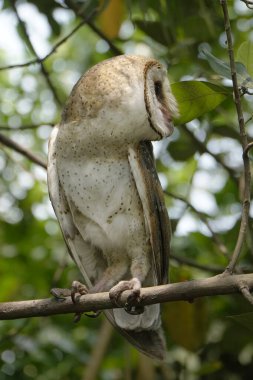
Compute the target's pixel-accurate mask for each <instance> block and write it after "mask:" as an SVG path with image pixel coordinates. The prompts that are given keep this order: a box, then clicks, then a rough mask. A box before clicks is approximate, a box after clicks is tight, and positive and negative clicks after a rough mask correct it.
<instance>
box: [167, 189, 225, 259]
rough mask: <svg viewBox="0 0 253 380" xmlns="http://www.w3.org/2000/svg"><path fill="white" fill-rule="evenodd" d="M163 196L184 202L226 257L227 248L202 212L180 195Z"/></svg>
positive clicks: (170, 193)
mask: <svg viewBox="0 0 253 380" xmlns="http://www.w3.org/2000/svg"><path fill="white" fill-rule="evenodd" d="M164 194H166V195H168V196H170V197H172V198H175V199H178V200H180V201H182V202H184V203H185V204H186V205H187V206H188V207H189V208H190V209H191V210H192V211H193V212H194V213H195V214H197V215H198V216H199V218H200V219H201V221H202V222H203V223H204V224H205V225H206V227H207V228H208V230H209V231H210V233H211V235H212V238H213V241H214V243H215V244H216V245H217V247H218V248H219V249H220V251H221V252H222V253H223V255H224V256H226V257H227V256H228V250H227V247H226V246H225V245H224V244H223V243H222V241H221V239H220V237H219V236H218V235H217V234H216V232H214V231H213V229H212V227H211V225H210V223H209V222H208V220H207V219H206V217H205V216H204V215H203V213H202V212H200V211H198V210H197V209H196V208H195V207H194V206H193V205H192V204H191V203H190V202H189V201H188V200H187V199H185V198H184V197H182V196H180V195H177V194H174V193H172V192H170V191H164Z"/></svg>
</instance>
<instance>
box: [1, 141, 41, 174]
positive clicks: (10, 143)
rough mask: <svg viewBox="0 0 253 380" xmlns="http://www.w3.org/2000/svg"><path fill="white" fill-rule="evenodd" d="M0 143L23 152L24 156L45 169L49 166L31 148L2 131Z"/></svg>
mask: <svg viewBox="0 0 253 380" xmlns="http://www.w3.org/2000/svg"><path fill="white" fill-rule="evenodd" d="M0 143H2V144H3V145H5V146H8V148H11V149H13V150H15V151H16V152H18V153H20V154H22V155H23V156H25V157H26V158H28V159H29V160H30V161H32V162H34V163H35V164H37V165H39V166H41V167H42V168H44V169H46V168H47V164H46V162H45V161H43V160H42V159H40V158H39V157H37V156H35V154H33V153H31V152H30V151H29V150H27V149H25V148H24V147H23V146H21V145H19V144H17V143H16V142H15V141H13V140H11V139H10V138H9V137H7V136H4V135H3V134H2V133H0Z"/></svg>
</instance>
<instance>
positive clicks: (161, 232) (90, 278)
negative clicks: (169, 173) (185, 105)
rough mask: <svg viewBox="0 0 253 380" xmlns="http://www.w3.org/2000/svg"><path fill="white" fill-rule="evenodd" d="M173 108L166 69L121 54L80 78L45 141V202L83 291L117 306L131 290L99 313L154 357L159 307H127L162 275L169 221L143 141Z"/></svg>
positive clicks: (159, 352) (156, 136) (163, 129)
mask: <svg viewBox="0 0 253 380" xmlns="http://www.w3.org/2000/svg"><path fill="white" fill-rule="evenodd" d="M176 112H177V105H176V101H175V98H174V97H173V95H172V93H171V89H170V84H169V81H168V79H167V72H166V69H165V68H164V67H163V66H162V65H161V64H160V63H159V62H158V61H156V60H154V59H150V58H144V57H141V56H131V55H121V56H117V57H115V58H112V59H108V60H105V61H103V62H101V63H99V64H97V65H95V66H94V67H92V68H91V69H90V70H88V71H87V73H86V74H84V75H83V76H82V77H81V79H80V80H79V81H78V82H77V84H76V85H75V86H74V88H73V90H72V92H71V95H70V97H69V99H68V101H67V103H66V105H65V108H64V110H63V113H62V120H61V123H60V124H59V125H58V126H56V127H55V128H54V130H53V132H52V135H51V138H50V142H49V158H48V186H49V194H50V199H51V202H52V205H53V207H54V210H55V213H56V216H57V218H58V221H59V224H60V227H61V230H62V233H63V236H64V239H65V242H66V244H67V247H68V250H69V252H70V254H71V256H72V258H73V259H74V261H75V262H76V264H77V266H78V268H79V270H80V272H81V274H82V277H83V279H84V282H85V284H86V286H87V288H88V291H89V292H93V293H94V292H101V291H109V294H110V297H111V298H112V299H113V300H114V301H115V303H117V300H118V298H119V297H120V294H121V293H122V292H123V291H124V290H126V289H127V290H130V291H131V294H130V296H129V302H128V304H127V305H126V307H125V309H123V308H115V309H113V310H108V311H106V312H105V314H106V316H107V318H108V319H109V320H110V322H111V323H112V324H113V325H114V326H115V327H116V328H117V329H118V330H119V331H120V332H121V333H122V334H123V335H124V336H125V337H126V338H127V339H128V340H129V341H130V342H131V343H132V344H133V345H134V346H135V347H136V348H137V349H139V350H140V351H141V352H143V353H144V354H146V355H148V356H151V357H153V358H158V359H163V358H164V355H165V352H166V350H165V343H164V338H163V333H162V328H161V318H160V305H150V306H146V307H145V308H144V310H142V313H140V314H138V312H140V310H138V308H136V309H135V308H134V307H131V304H134V303H135V304H136V302H137V301H138V299H139V297H140V289H141V286H153V285H159V284H164V283H166V282H167V274H168V255H169V249H170V225H169V219H168V215H167V210H166V207H165V203H164V198H163V192H162V188H161V185H160V183H159V180H158V176H157V173H156V169H155V163H154V158H153V153H152V145H151V141H154V140H160V139H162V138H164V137H167V136H169V135H170V134H171V133H172V131H173V124H172V117H173V115H175V114H176ZM74 283H75V287H76V288H77V291H78V289H79V285H80V284H79V283H78V282H74ZM76 284H78V285H76Z"/></svg>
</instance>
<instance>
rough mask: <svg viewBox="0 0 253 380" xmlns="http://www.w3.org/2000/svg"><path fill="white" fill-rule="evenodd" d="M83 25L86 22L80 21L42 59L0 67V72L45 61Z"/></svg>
mask: <svg viewBox="0 0 253 380" xmlns="http://www.w3.org/2000/svg"><path fill="white" fill-rule="evenodd" d="M85 23H86V20H82V21H81V22H80V23H79V24H78V25H77V26H76V27H75V28H74V29H72V31H71V32H70V33H68V34H67V35H66V36H65V37H63V38H62V39H61V40H60V41H58V42H57V43H56V44H55V45H54V46H53V47H52V49H51V50H50V51H49V53H47V54H46V55H45V56H44V57H43V58H39V57H37V58H35V59H32V60H30V61H27V62H24V63H17V64H15V65H9V66H2V67H0V71H1V70H10V69H16V68H18V67H26V66H30V65H34V64H36V63H37V64H38V63H41V62H44V61H46V60H47V59H48V58H49V57H50V56H51V55H53V54H54V53H55V52H56V51H57V49H58V48H59V47H60V46H61V45H63V44H64V43H65V42H66V41H67V40H68V39H69V38H70V37H71V36H73V34H75V33H76V32H77V31H78V30H79V29H80V28H81V27H82V26H83V25H85Z"/></svg>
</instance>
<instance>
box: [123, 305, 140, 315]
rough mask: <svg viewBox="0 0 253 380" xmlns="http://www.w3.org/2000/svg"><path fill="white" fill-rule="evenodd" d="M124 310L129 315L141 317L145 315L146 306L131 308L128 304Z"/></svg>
mask: <svg viewBox="0 0 253 380" xmlns="http://www.w3.org/2000/svg"><path fill="white" fill-rule="evenodd" d="M124 309H125V311H126V312H127V313H128V314H131V315H139V314H143V313H144V306H142V305H137V306H131V305H128V304H127V303H126V304H125V307H124Z"/></svg>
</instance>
